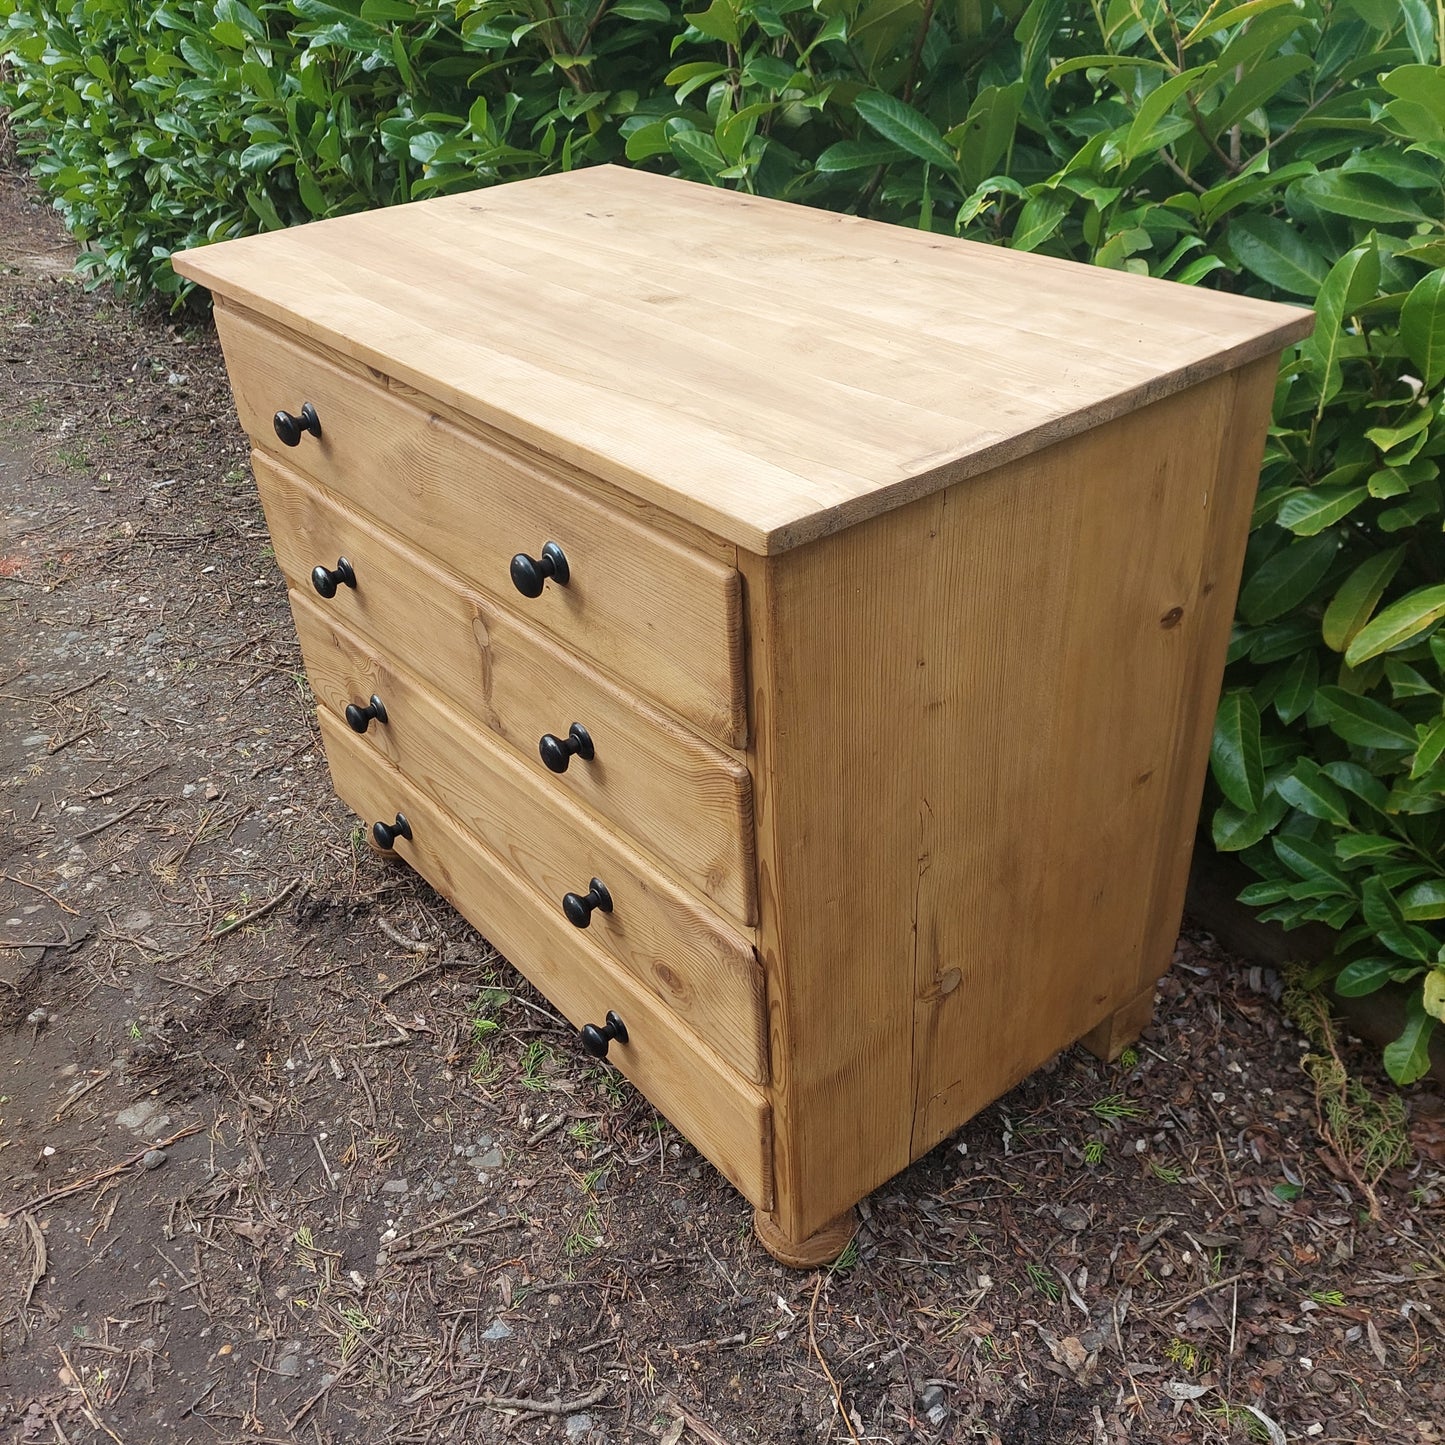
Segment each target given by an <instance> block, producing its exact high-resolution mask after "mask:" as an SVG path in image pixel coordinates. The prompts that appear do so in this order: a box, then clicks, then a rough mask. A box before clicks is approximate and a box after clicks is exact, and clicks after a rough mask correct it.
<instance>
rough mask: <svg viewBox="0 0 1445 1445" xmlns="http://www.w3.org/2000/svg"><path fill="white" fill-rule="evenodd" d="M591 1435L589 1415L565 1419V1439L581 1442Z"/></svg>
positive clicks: (590, 1418) (569, 1416)
mask: <svg viewBox="0 0 1445 1445" xmlns="http://www.w3.org/2000/svg"><path fill="white" fill-rule="evenodd" d="M591 1433H592V1417H591V1415H568V1417H567V1438H568V1439H569V1440H581V1439H583V1438H584V1437H585V1436H587V1435H590V1434H591Z"/></svg>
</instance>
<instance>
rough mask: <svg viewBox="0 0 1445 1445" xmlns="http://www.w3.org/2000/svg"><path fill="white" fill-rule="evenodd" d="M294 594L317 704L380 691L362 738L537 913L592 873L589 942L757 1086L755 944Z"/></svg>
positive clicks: (332, 706) (557, 905) (763, 1054)
mask: <svg viewBox="0 0 1445 1445" xmlns="http://www.w3.org/2000/svg"><path fill="white" fill-rule="evenodd" d="M290 599H291V610H292V613H293V615H294V616H295V618H296V627H297V631H298V633H299V634H300V638H301V651H302V655H303V656H304V657H305V659H306V675H307V677H308V679H309V680H310V682H311V686H312V689H313V690H314V691H315V693H316V696H317V698H318V700H319V701H320V702H321V703H322V705H323V708H324V709H329V711H330V713H331V715H332V716H333V717H335V718H338V719H339V718H340V716H341V714H342V713H343V711H344V709H345V707H346V704H347V703H348V702H352V701H357V700H361V701H364V700H365V699H366V698H368V697H370V696H371V695H372V693H377V694H379V695H380V696H381V698H382V700H383V701H384V703H385V705H386V713H387V721H386V722H385V723H384V724H382V723H372V724H371V726H370V727H369V728H368V729H367V731H366V733H365V735H364V744H363V745H364V746H368V747H370V748H372V749H374V750H375V751H376V752H378V753H380V754H382V755H383V756H384V757H386V758H387V760H388V761H389V762H391V763H392V764H393V765H394V766H396V767H397V768H398V769H399V770H400V771H401V773H402V774H403V775H404V777H405V780H406V783H407V785H408V791H409V792H410V791H414V790H417V789H419V790H420V791H421V792H422V793H424V794H425V795H426V796H427V797H428V798H430V799H431V800H432V802H434V803H436V804H438V805H439V806H441V807H444V808H445V809H446V810H447V812H448V813H450V814H451V816H452V817H453V818H455V819H456V821H457V822H458V823H460V824H461V825H462V826H463V827H464V828H466V829H467V830H468V831H469V832H470V833H471V834H472V835H473V836H474V837H476V838H477V839H478V841H480V842H481V843H482V844H483V845H484V846H485V847H486V848H487V850H488V851H489V852H490V853H492V854H493V855H494V856H495V857H497V858H500V859H501V860H502V861H503V862H504V863H505V864H506V866H507V867H508V868H509V869H510V870H511V871H512V873H513V874H515V875H516V876H517V877H518V878H520V879H524V880H526V882H527V883H529V884H530V885H531V886H532V887H533V888H534V889H536V891H537V893H538V895H539V898H538V906H539V907H542V908H550V909H551V910H553V911H554V912H555V913H556V914H557V916H558V917H559V918H560V917H561V916H562V898H563V895H564V894H567V893H579V894H585V893H586V892H587V888H588V883H589V880H590V879H592V878H593V877H594V876H595V877H598V878H601V879H602V881H603V882H604V883H605V884H606V885H607V888H608V890H609V892H610V893H611V895H612V899H613V909H612V912H610V913H604V912H603V911H602V910H601V909H598V910H597V911H595V912H594V913H593V914H592V916H591V921H590V924H589V926H588V928H587V930H586V932H587V935H588V938H589V941H591V942H592V943H594V944H595V945H596V946H597V947H598V948H599V949H601V950H602V951H603V952H604V953H606V954H608V955H609V956H610V957H611V958H612V959H613V960H614V962H615V963H617V964H618V965H619V966H621V967H622V968H623V969H625V970H626V971H627V972H628V973H629V974H630V975H631V976H632V977H633V978H634V979H636V980H637V981H638V982H639V983H640V984H641V985H642V986H643V987H644V988H646V989H648V990H649V991H650V992H651V993H652V994H653V995H654V997H656V998H657V999H658V1000H659V1002H661V1003H662V1004H663V1005H665V1006H666V1007H667V1008H669V1009H671V1010H672V1011H673V1012H674V1013H675V1014H676V1015H677V1016H678V1018H679V1019H681V1020H682V1021H683V1022H684V1023H686V1024H687V1025H688V1026H689V1027H690V1028H691V1029H692V1030H693V1031H694V1032H695V1033H697V1034H698V1035H700V1036H701V1037H703V1038H706V1039H708V1040H710V1041H711V1043H712V1046H713V1048H714V1049H715V1050H716V1051H717V1053H718V1055H719V1056H720V1057H721V1058H722V1059H724V1060H725V1061H726V1062H727V1063H729V1064H731V1065H732V1066H733V1067H734V1068H735V1069H737V1070H739V1072H741V1073H742V1074H743V1075H744V1076H745V1077H747V1078H749V1079H752V1080H754V1081H755V1082H763V1081H765V1080H766V1078H767V1043H766V1037H765V1034H764V1029H763V999H762V977H761V972H760V970H759V967H758V963H757V960H756V957H755V955H754V952H753V946H752V943H751V941H750V940H748V939H746V938H744V937H743V936H742V935H741V934H739V933H736V932H734V931H733V930H732V929H731V928H729V927H728V926H727V925H726V924H724V923H723V922H722V921H721V920H720V919H719V918H718V917H717V916H716V915H715V914H714V913H713V912H712V911H711V910H709V909H707V908H706V907H704V906H703V905H702V904H700V903H698V902H696V901H695V900H694V899H693V898H692V896H691V895H690V894H687V893H685V892H684V891H683V890H682V889H680V888H679V887H678V886H677V885H676V884H675V883H672V882H671V881H670V880H668V879H666V878H664V877H663V876H661V875H660V874H657V873H655V872H654V871H653V870H652V869H651V868H650V867H649V865H648V864H647V863H646V861H645V860H644V859H642V858H641V857H640V856H639V855H638V854H637V853H636V852H635V851H633V850H632V849H631V848H629V847H627V845H626V844H625V843H624V842H623V841H622V840H621V839H619V838H616V837H615V836H613V835H612V834H611V833H609V832H608V831H607V830H606V829H605V828H604V827H602V826H600V825H599V824H598V823H596V822H595V821H594V820H593V819H592V818H591V817H590V816H589V815H588V814H586V813H584V812H583V811H582V810H580V809H579V808H578V807H577V806H576V805H575V804H574V803H572V802H571V801H570V800H569V799H568V798H567V797H566V796H565V795H564V794H563V793H562V792H561V791H560V790H559V789H557V788H555V787H554V786H553V783H552V777H551V775H550V774H548V773H546V772H545V771H543V772H542V773H541V775H540V776H538V773H537V771H536V770H531V769H528V768H527V767H525V766H524V765H523V764H522V763H521V762H520V761H519V760H517V759H515V758H514V757H512V755H511V754H510V753H507V752H505V751H504V750H502V749H501V748H499V747H497V746H496V744H495V743H493V742H491V741H490V740H489V739H488V738H487V737H486V736H485V735H483V734H482V733H481V732H480V731H478V730H477V729H476V728H474V727H472V726H471V725H470V723H468V722H467V721H466V720H465V719H464V718H463V717H462V716H461V715H460V714H458V713H457V712H455V711H453V710H452V709H451V708H450V707H448V706H447V705H446V704H445V703H444V702H442V701H441V700H439V699H438V698H436V697H434V696H433V695H432V694H431V693H430V692H429V691H428V690H427V689H426V688H425V686H423V685H422V684H421V683H419V682H418V681H417V680H416V679H415V678H413V677H412V676H411V675H410V673H409V672H408V671H407V670H406V669H405V668H403V667H402V666H401V665H400V664H399V663H392V662H384V661H383V660H382V659H381V658H380V657H379V656H377V654H376V653H374V652H373V651H371V649H369V648H367V647H366V646H365V645H364V644H363V643H362V642H361V640H360V639H359V638H358V637H356V636H355V635H354V634H352V633H349V632H347V631H346V630H345V629H344V628H342V627H340V626H339V625H338V624H337V623H336V622H335V621H334V619H331V618H329V617H328V616H327V615H326V614H325V613H324V612H322V611H321V609H320V608H319V607H318V606H316V605H315V604H314V603H313V602H311V601H309V600H308V599H307V598H306V597H304V596H303V595H301V594H299V593H297V592H296V591H294V590H293V591H292V592H291V593H290ZM398 806H400V804H398ZM568 926H569V927H570V925H568Z"/></svg>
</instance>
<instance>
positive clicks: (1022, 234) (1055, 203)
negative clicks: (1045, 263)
mask: <svg viewBox="0 0 1445 1445" xmlns="http://www.w3.org/2000/svg"><path fill="white" fill-rule="evenodd" d="M1068 210H1069V198H1068V196H1067V195H1065V194H1063V193H1061V192H1059V191H1049V192H1046V193H1045V194H1043V195H1041V196H1033V197H1031V198H1030V199H1029V200H1027V201H1025V202H1024V205H1023V209H1022V210H1020V211H1019V215H1018V220H1017V221H1016V222H1015V223H1014V233H1013V237H1012V239H1011V240H1010V241H1009V245H1010V246H1011V247H1012V248H1013V249H1014V250H1015V251H1032V250H1034V249H1035V248H1036V247H1037V246H1041V245H1042V244H1043V243H1044V242H1045V241H1047V240H1048V239H1049V237H1050V236H1052V235H1053V234H1054V232H1055V231H1057V230H1058V229H1059V225H1060V223H1061V222H1062V221H1063V219H1064V217H1065V215H1067V214H1068Z"/></svg>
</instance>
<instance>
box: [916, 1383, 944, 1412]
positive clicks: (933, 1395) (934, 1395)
mask: <svg viewBox="0 0 1445 1445" xmlns="http://www.w3.org/2000/svg"><path fill="white" fill-rule="evenodd" d="M918 1400H919V1403H920V1404H921V1405H922V1406H923V1408H924V1409H925V1410H932V1409H934V1408H935V1407H937V1406H939V1405H941V1404H942V1403H943V1386H942V1385H926V1386H924V1388H923V1392H922V1393H921V1394H920V1395H919V1397H918Z"/></svg>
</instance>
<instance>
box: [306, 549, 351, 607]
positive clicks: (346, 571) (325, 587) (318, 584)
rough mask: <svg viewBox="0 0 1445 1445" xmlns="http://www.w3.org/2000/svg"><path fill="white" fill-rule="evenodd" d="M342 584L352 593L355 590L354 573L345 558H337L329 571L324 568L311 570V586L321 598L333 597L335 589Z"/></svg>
mask: <svg viewBox="0 0 1445 1445" xmlns="http://www.w3.org/2000/svg"><path fill="white" fill-rule="evenodd" d="M343 584H344V585H345V586H347V587H350V588H351V589H352V590H353V591H354V590H355V589H356V573H355V572H354V571H353V570H352V566H351V563H350V562H348V561H347V560H346V558H345V557H338V558H337V559H336V566H335V567H333V568H331V569H330V570H328V569H327V568H325V567H313V568H312V569H311V585H312V586H313V587H314V588H315V589H316V590H317V591H318V592H319V593H320V594H321V595H322V596H323V597H335V596H336V589H337V588H338V587H340V586H342V585H343Z"/></svg>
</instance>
